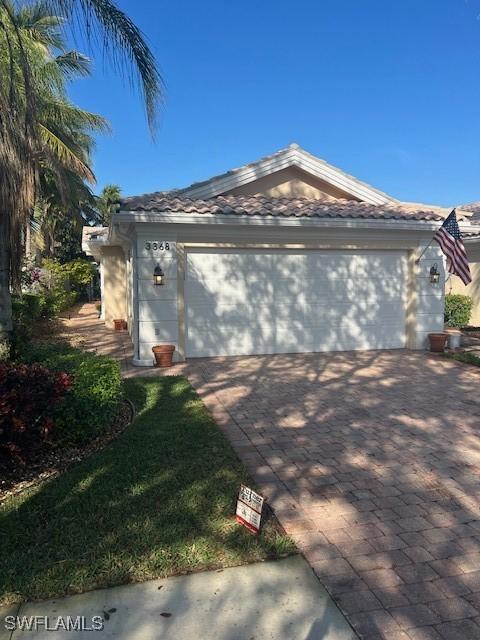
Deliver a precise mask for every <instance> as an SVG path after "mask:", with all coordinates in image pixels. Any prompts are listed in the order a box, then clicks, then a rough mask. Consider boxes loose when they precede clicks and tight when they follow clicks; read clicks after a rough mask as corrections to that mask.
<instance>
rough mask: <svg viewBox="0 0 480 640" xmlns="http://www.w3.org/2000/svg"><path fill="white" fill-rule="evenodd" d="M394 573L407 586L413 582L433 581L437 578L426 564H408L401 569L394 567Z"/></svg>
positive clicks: (434, 572) (436, 574)
mask: <svg viewBox="0 0 480 640" xmlns="http://www.w3.org/2000/svg"><path fill="white" fill-rule="evenodd" d="M395 571H396V572H397V573H398V575H399V576H400V577H401V578H402V580H403V581H404V582H406V583H407V584H410V583H413V582H424V581H425V580H434V579H435V578H438V577H439V576H438V573H436V571H434V569H432V567H430V566H429V565H428V563H426V562H419V563H416V564H409V565H405V566H403V567H396V568H395Z"/></svg>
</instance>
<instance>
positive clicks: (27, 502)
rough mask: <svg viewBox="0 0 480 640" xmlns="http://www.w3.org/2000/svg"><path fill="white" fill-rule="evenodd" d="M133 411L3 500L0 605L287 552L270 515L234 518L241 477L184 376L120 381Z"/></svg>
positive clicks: (284, 538) (241, 471)
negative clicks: (127, 420)
mask: <svg viewBox="0 0 480 640" xmlns="http://www.w3.org/2000/svg"><path fill="white" fill-rule="evenodd" d="M126 394H127V397H129V398H131V399H132V401H133V402H134V404H135V406H136V408H137V411H138V415H137V418H136V419H135V421H134V422H133V424H132V425H130V426H129V427H127V428H126V429H125V430H124V431H123V432H122V433H120V434H119V435H118V437H116V438H115V439H114V440H112V441H111V442H110V444H109V445H108V446H106V447H105V448H103V449H102V450H101V451H98V452H96V453H93V454H92V455H90V456H89V457H87V458H85V459H83V460H82V461H80V462H79V463H78V464H75V465H73V466H72V467H70V468H69V469H68V470H67V471H65V473H63V474H62V475H60V476H58V477H55V478H53V479H51V480H48V481H47V482H44V483H42V484H41V485H38V486H36V487H31V488H29V489H26V490H25V491H24V492H22V493H21V494H19V495H14V496H11V497H10V498H8V499H7V500H5V502H4V503H3V504H2V505H0V547H1V548H2V554H1V556H0V602H1V603H2V604H6V603H11V602H16V601H20V600H24V599H40V598H49V597H54V596H61V595H65V594H67V593H78V592H82V591H86V590H90V589H95V588H99V587H107V586H111V585H117V584H124V583H128V582H136V581H143V580H147V579H150V578H158V577H160V578H161V577H166V576H171V575H175V574H179V573H185V572H191V571H198V570H204V569H212V568H221V567H225V566H232V565H237V564H242V563H247V562H253V561H257V560H262V559H266V558H275V557H280V556H284V555H287V554H289V553H292V552H294V550H295V549H294V545H293V543H292V542H291V540H290V539H289V538H288V537H287V536H286V535H285V534H284V532H283V531H282V529H281V528H280V526H279V524H278V523H277V521H276V520H275V518H274V517H273V516H272V515H271V514H270V516H269V517H267V518H266V521H265V525H264V528H263V530H262V533H261V534H260V536H258V537H255V536H253V535H252V534H250V533H249V532H248V531H246V530H245V529H244V528H242V527H241V526H240V525H238V524H237V523H236V522H235V520H234V508H235V498H236V494H237V491H238V488H239V485H240V484H241V483H242V482H246V483H248V482H249V478H248V474H247V473H246V471H245V469H244V468H243V467H242V465H241V463H240V462H239V460H238V458H237V457H236V455H235V453H234V451H233V449H232V448H231V446H230V445H229V443H228V442H227V440H226V439H225V437H224V436H223V434H222V433H221V431H220V430H219V429H218V426H217V425H216V424H215V422H214V420H213V419H212V417H211V416H210V414H209V413H208V411H207V410H206V408H205V406H204V405H203V403H202V402H201V400H200V399H199V397H198V396H197V395H196V393H195V392H194V390H193V389H192V387H191V386H190V384H189V383H188V381H187V380H186V379H184V378H182V377H165V378H145V379H134V380H129V381H127V382H126Z"/></svg>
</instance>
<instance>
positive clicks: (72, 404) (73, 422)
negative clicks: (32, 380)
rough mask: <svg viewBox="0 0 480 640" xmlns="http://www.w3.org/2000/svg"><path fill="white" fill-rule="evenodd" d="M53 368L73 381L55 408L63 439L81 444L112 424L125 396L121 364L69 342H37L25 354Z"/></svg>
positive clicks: (31, 360) (28, 359)
mask: <svg viewBox="0 0 480 640" xmlns="http://www.w3.org/2000/svg"><path fill="white" fill-rule="evenodd" d="M21 360H22V361H23V362H28V363H33V362H38V363H40V364H42V365H43V366H44V367H47V368H48V369H50V370H51V371H54V372H60V371H64V372H66V373H68V374H69V375H70V377H71V378H72V381H73V384H72V388H71V390H70V391H69V392H68V395H67V398H66V400H65V402H64V403H62V405H61V406H59V407H58V408H57V409H56V411H55V424H56V426H57V429H58V434H59V437H60V438H61V439H62V440H66V441H69V442H74V443H76V444H80V443H83V442H87V441H88V440H90V439H91V438H92V437H94V436H96V435H98V434H100V433H102V431H104V430H105V429H106V427H108V425H109V424H110V423H111V421H112V419H113V417H114V415H115V412H116V410H117V407H118V403H119V402H120V400H121V398H122V396H123V381H122V377H121V375H120V367H119V365H118V364H117V363H116V362H115V361H113V360H111V359H110V358H107V357H105V356H98V355H96V354H94V353H90V352H87V351H81V350H80V349H75V348H74V347H70V346H69V345H67V344H34V345H31V346H30V347H29V349H28V351H26V353H24V354H23V356H22V357H21Z"/></svg>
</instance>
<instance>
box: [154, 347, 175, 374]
mask: <svg viewBox="0 0 480 640" xmlns="http://www.w3.org/2000/svg"><path fill="white" fill-rule="evenodd" d="M152 351H153V355H154V357H155V366H156V367H161V368H164V367H171V366H172V364H173V362H172V358H173V352H174V351H175V345H173V344H157V345H155V346H154V347H152Z"/></svg>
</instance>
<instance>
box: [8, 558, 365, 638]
mask: <svg viewBox="0 0 480 640" xmlns="http://www.w3.org/2000/svg"><path fill="white" fill-rule="evenodd" d="M16 609H17V610H18V611H16V610H15V609H14V610H13V611H12V610H11V609H10V610H8V611H7V610H2V611H0V625H1V626H0V640H7V639H8V640H26V639H30V638H35V639H36V640H53V639H55V640H67V639H71V638H75V639H76V640H77V639H81V638H82V639H83V638H90V639H91V638H115V639H116V640H154V639H155V640H157V639H158V640H160V639H161V640H191V639H194V638H198V639H199V640H354V639H355V638H356V637H357V636H356V635H355V634H354V632H353V631H352V629H351V627H350V626H349V624H348V622H347V621H346V620H345V618H344V617H343V615H342V614H341V613H340V611H339V610H338V609H337V607H336V606H335V604H334V603H333V601H332V600H331V599H330V596H329V595H328V594H327V592H326V591H325V589H324V588H323V587H322V585H321V584H320V582H319V581H318V580H317V578H316V577H315V575H314V573H313V572H312V570H311V568H310V567H309V565H308V564H307V562H306V561H305V560H304V559H303V558H302V557H301V556H292V557H290V558H286V559H285V560H279V561H275V562H264V563H258V564H251V565H247V566H243V567H233V568H230V569H224V570H221V571H207V572H204V573H196V574H190V575H186V576H179V577H174V578H166V579H164V580H152V581H149V582H144V583H140V584H134V585H126V586H122V587H114V588H111V589H102V590H99V591H90V592H89V593H84V594H81V595H76V596H71V597H67V598H60V599H57V600H47V601H43V602H30V603H25V604H23V605H21V606H20V608H18V607H17V608H16ZM105 612H107V615H108V620H107V619H106V618H107V616H105ZM7 613H8V614H10V615H17V616H20V617H21V616H26V617H29V616H48V623H49V626H50V627H53V626H54V625H55V624H56V621H57V617H58V616H63V617H64V618H65V619H66V616H71V617H73V618H74V617H75V616H84V617H85V622H86V624H88V626H90V625H91V620H92V617H93V616H101V617H102V618H103V619H104V629H103V631H97V632H92V631H65V630H61V631H46V630H44V629H41V630H39V631H20V630H17V631H14V632H13V633H12V632H10V631H6V630H5V628H4V625H5V621H4V617H5V615H7Z"/></svg>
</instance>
